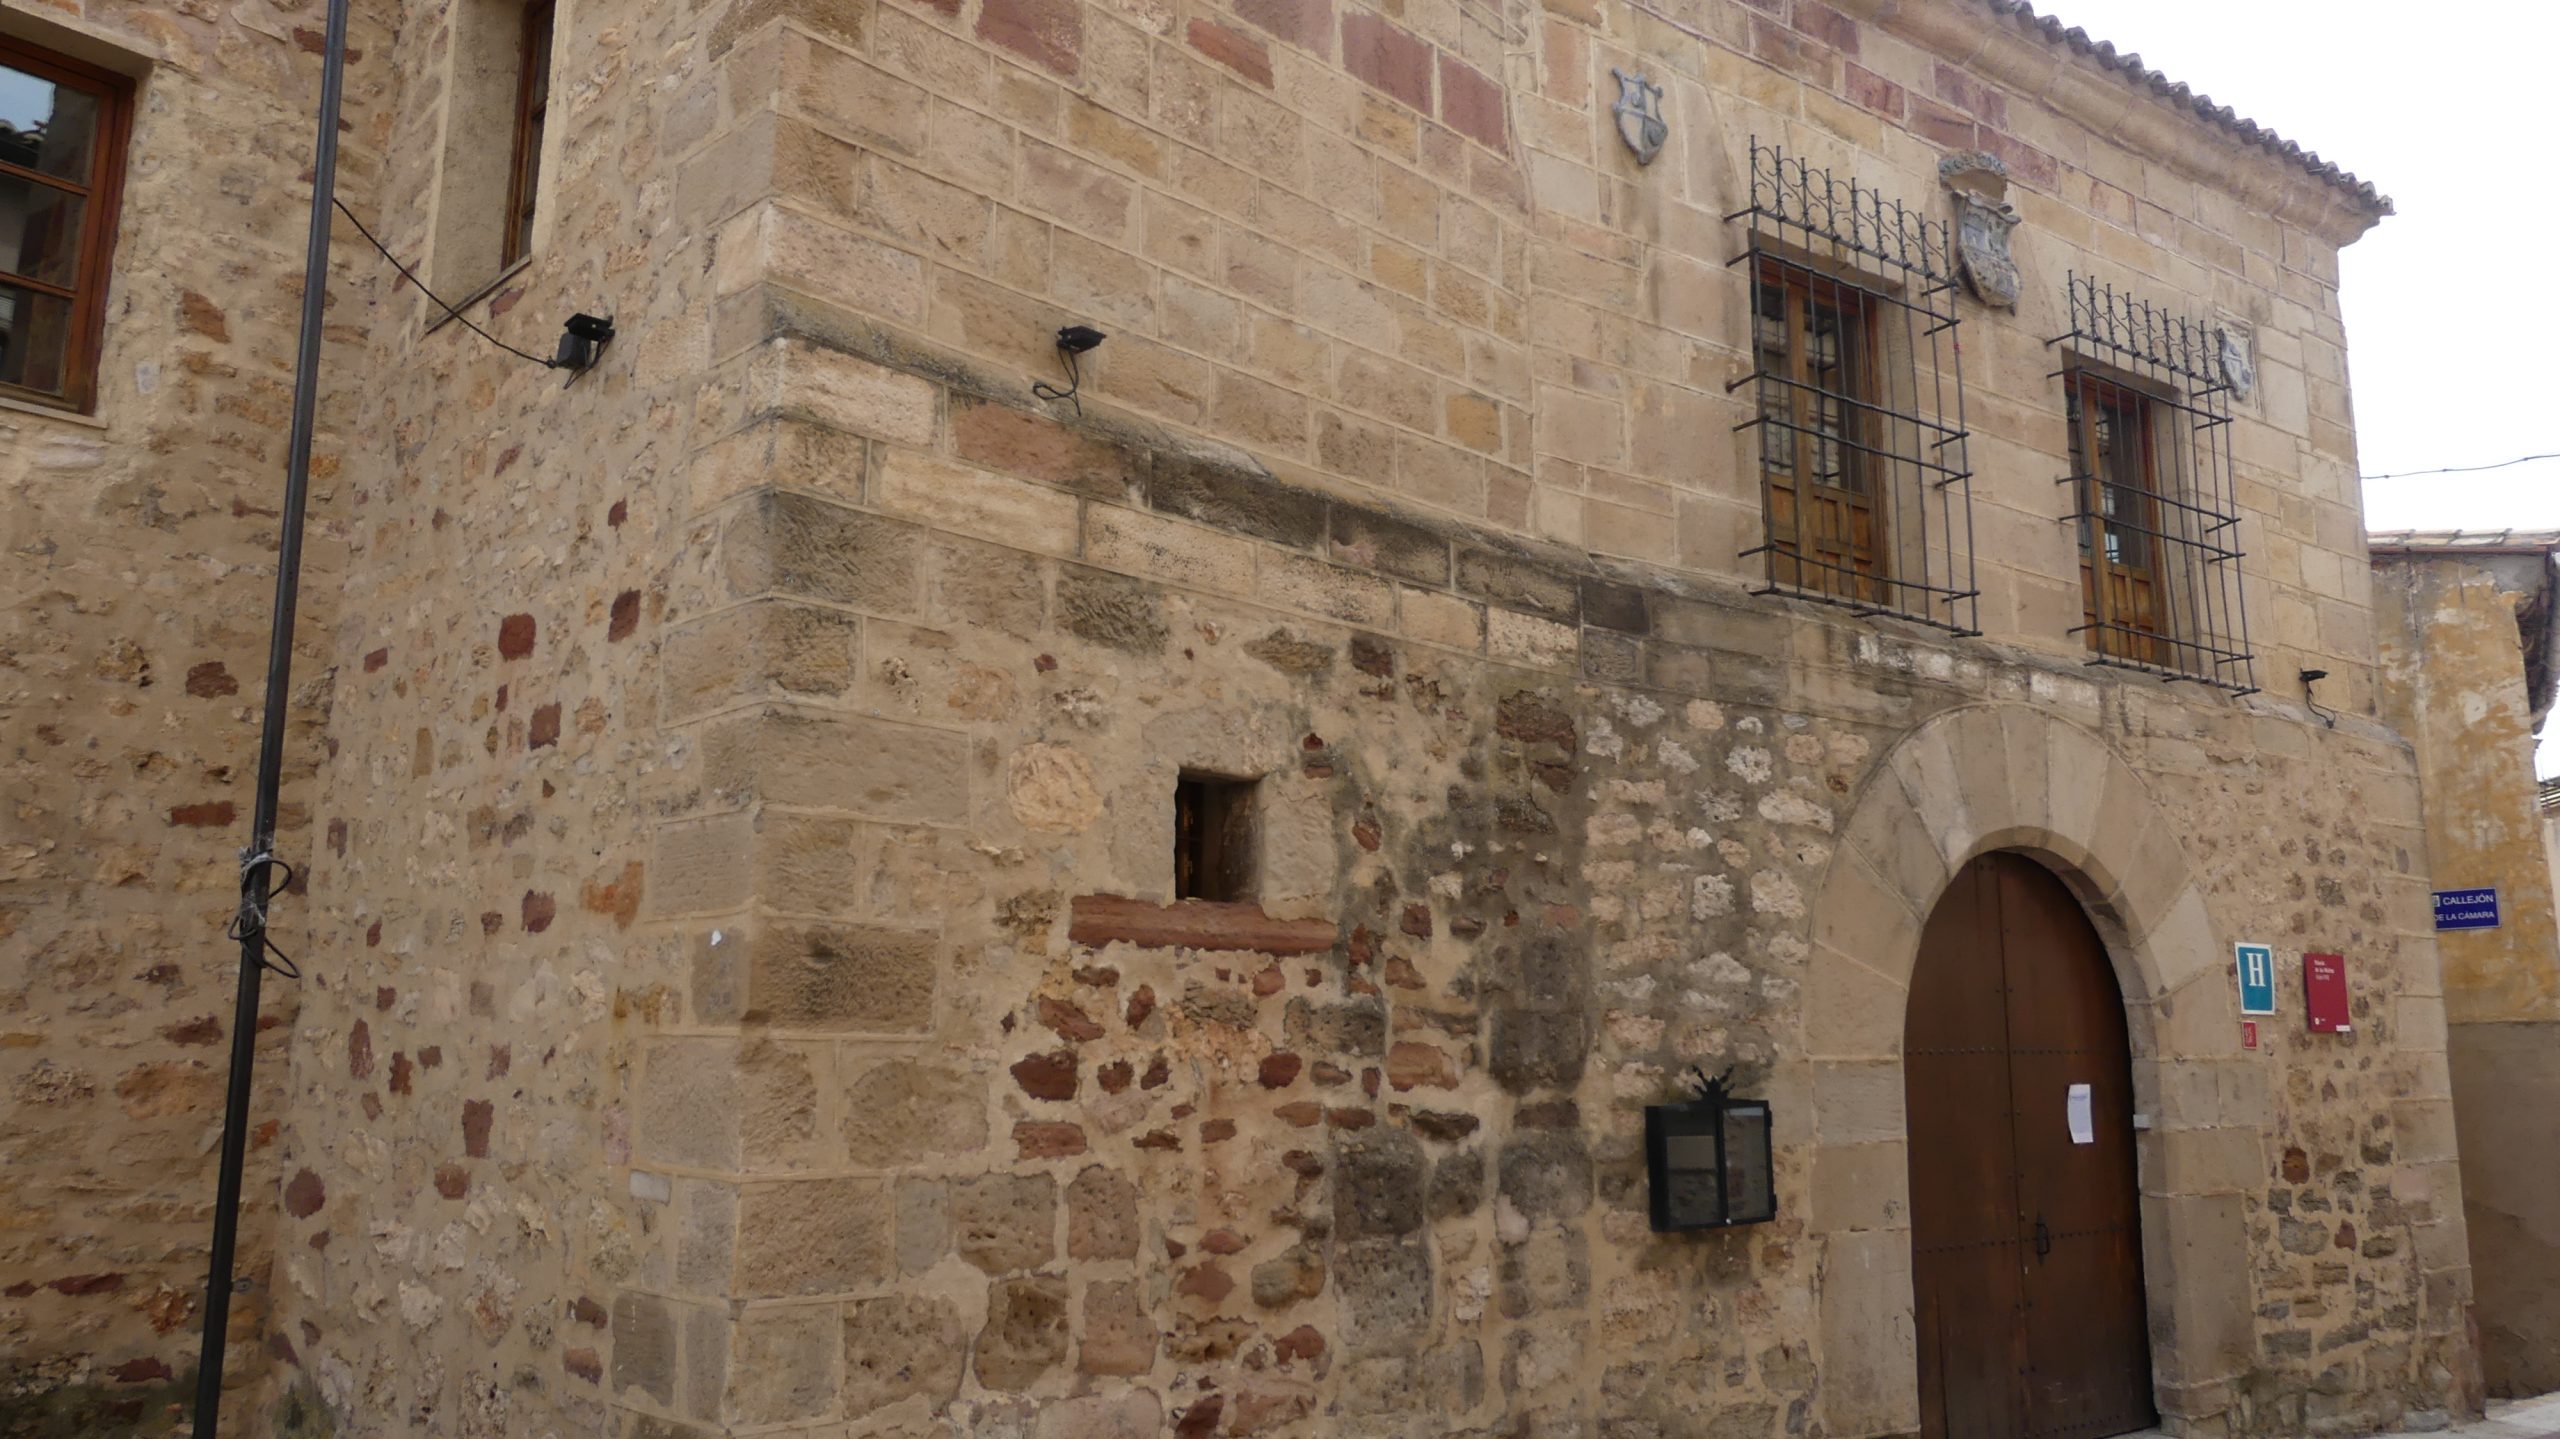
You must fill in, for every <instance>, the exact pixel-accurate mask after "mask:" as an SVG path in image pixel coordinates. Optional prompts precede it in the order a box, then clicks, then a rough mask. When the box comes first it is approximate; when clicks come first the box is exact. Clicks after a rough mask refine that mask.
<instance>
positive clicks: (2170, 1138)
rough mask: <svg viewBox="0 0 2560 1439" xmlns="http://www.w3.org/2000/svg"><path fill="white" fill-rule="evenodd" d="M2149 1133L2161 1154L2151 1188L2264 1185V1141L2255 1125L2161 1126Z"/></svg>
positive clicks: (2237, 1189) (2251, 1189)
mask: <svg viewBox="0 0 2560 1439" xmlns="http://www.w3.org/2000/svg"><path fill="white" fill-rule="evenodd" d="M2148 1137H2149V1140H2150V1142H2151V1144H2152V1146H2153V1152H2154V1153H2155V1154H2157V1155H2158V1156H2159V1162H2158V1166H2157V1168H2156V1170H2155V1171H2154V1175H2155V1177H2154V1178H2153V1179H2152V1180H2151V1181H2150V1183H2149V1185H2148V1186H2147V1187H2149V1188H2150V1189H2151V1190H2152V1191H2153V1192H2155V1193H2159V1194H2170V1195H2217V1194H2255V1193H2257V1192H2259V1191H2260V1190H2262V1189H2263V1188H2265V1186H2266V1183H2267V1173H2268V1171H2267V1155H2266V1141H2265V1136H2264V1134H2263V1133H2262V1132H2261V1131H2259V1130H2257V1129H2254V1128H2249V1127H2244V1126H2239V1125H2228V1126H2223V1127H2219V1128H2214V1129H2164V1130H2154V1131H2152V1133H2151V1134H2150V1135H2149V1136H2148Z"/></svg>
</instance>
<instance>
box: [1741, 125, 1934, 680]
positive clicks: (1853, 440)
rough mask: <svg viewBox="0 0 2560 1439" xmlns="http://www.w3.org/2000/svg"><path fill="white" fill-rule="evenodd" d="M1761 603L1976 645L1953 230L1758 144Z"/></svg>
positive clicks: (1751, 218)
mask: <svg viewBox="0 0 2560 1439" xmlns="http://www.w3.org/2000/svg"><path fill="white" fill-rule="evenodd" d="M1726 218H1727V219H1728V220H1744V221H1747V222H1748V226H1749V241H1750V243H1749V245H1748V246H1747V248H1745V250H1744V251H1743V253H1742V254H1741V255H1740V256H1739V257H1737V258H1736V259H1735V261H1734V263H1735V264H1736V265H1739V266H1742V267H1744V274H1745V276H1746V278H1747V279H1748V281H1749V287H1750V292H1751V357H1752V367H1751V373H1749V374H1747V375H1745V376H1743V377H1742V378H1741V379H1739V380H1736V381H1734V382H1733V383H1731V384H1730V385H1727V386H1726V387H1725V388H1726V390H1727V392H1728V393H1730V392H1732V391H1737V390H1742V389H1745V388H1748V389H1749V390H1750V392H1751V394H1752V397H1753V399H1754V401H1755V404H1754V407H1753V414H1752V416H1751V418H1749V419H1747V420H1744V421H1742V422H1741V424H1739V425H1737V426H1736V427H1735V428H1736V429H1741V430H1750V429H1756V430H1758V431H1759V432H1760V524H1761V531H1760V543H1759V544H1758V545H1756V546H1754V547H1752V548H1750V549H1746V550H1744V551H1743V552H1742V558H1744V559H1752V558H1755V557H1756V558H1759V559H1761V560H1762V561H1763V565H1764V573H1765V582H1764V584H1763V585H1762V586H1761V587H1760V588H1758V589H1757V590H1755V591H1754V593H1758V594H1785V595H1793V596H1796V597H1798V598H1801V599H1809V600H1817V601H1821V602H1823V603H1826V604H1835V605H1843V606H1846V607H1848V608H1850V609H1853V610H1856V611H1857V612H1859V613H1861V614H1878V615H1898V616H1901V617H1902V618H1905V619H1911V620H1917V621H1920V622H1921V623H1923V624H1930V625H1936V626H1938V627H1940V628H1943V629H1949V630H1953V631H1955V632H1956V633H1958V634H1968V635H1969V634H1979V633H1981V629H1980V626H1979V624H1978V622H1977V621H1978V618H1979V616H1978V612H1977V604H1978V600H1979V596H1980V593H1981V592H1980V590H1978V589H1977V588H1976V587H1975V583H1974V566H1973V497H1972V495H1973V471H1972V466H1971V463H1970V461H1969V459H1968V455H1967V444H1966V435H1967V432H1966V429H1965V418H1964V371H1963V364H1962V361H1961V359H1960V358H1959V350H1958V346H1957V344H1956V336H1955V328H1956V278H1955V269H1956V266H1955V253H1954V248H1953V239H1952V236H1951V234H1950V232H1949V225H1948V222H1946V221H1944V220H1933V219H1930V218H1929V217H1928V216H1926V215H1925V214H1923V213H1921V212H1919V211H1916V210H1912V209H1910V208H1908V207H1906V206H1904V205H1903V204H1902V203H1901V202H1899V201H1895V200H1888V199H1886V198H1885V197H1884V196H1883V195H1882V194H1881V193H1879V192H1877V191H1875V190H1872V189H1869V188H1867V187H1865V186H1863V185H1861V184H1859V183H1858V182H1857V181H1856V180H1854V179H1841V178H1839V177H1837V176H1834V175H1833V174H1832V173H1831V172H1830V171H1829V170H1826V169H1823V168H1821V167H1819V166H1816V165H1813V164H1811V163H1809V162H1807V161H1806V160H1804V159H1803V158H1802V157H1800V156H1795V155H1789V154H1787V153H1785V152H1784V151H1782V150H1780V149H1779V148H1778V147H1776V146H1774V145H1770V146H1764V145H1762V144H1761V143H1760V142H1759V140H1758V139H1756V138H1755V139H1753V140H1752V142H1751V207H1750V208H1749V209H1747V210H1740V211H1737V212H1735V213H1734V214H1732V215H1729V216H1727V217H1726Z"/></svg>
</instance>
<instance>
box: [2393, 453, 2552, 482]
mask: <svg viewBox="0 0 2560 1439" xmlns="http://www.w3.org/2000/svg"><path fill="white" fill-rule="evenodd" d="M2536 460H2560V455H2518V456H2517V457H2516V458H2514V459H2512V460H2500V461H2498V462H2497V463H2496V464H2494V465H2446V466H2445V467H2443V468H2442V469H2434V470H2395V471H2393V472H2392V473H2390V474H2387V475H2358V476H2356V478H2357V479H2359V480H2413V479H2416V478H2418V477H2419V476H2421V475H2476V474H2478V473H2480V472H2481V471H2483V470H2504V469H2510V468H2512V467H2514V466H2516V465H2529V464H2532V463H2533V462H2534V461H2536Z"/></svg>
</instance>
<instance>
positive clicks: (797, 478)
mask: <svg viewBox="0 0 2560 1439" xmlns="http://www.w3.org/2000/svg"><path fill="white" fill-rule="evenodd" d="M864 458H865V456H864V445H863V441H862V438H861V437H860V436H858V435H853V434H849V433H847V432H845V431H842V430H836V429H830V428H828V427H827V426H825V425H820V424H815V423H813V422H810V421H807V420H797V419H788V418H784V417H781V416H771V417H767V418H765V419H761V420H758V421H755V422H754V423H751V424H749V425H747V426H746V427H745V428H744V429H741V430H739V431H737V432H736V433H734V434H730V435H727V436H724V437H723V438H721V439H720V440H718V441H716V442H714V443H713V444H711V445H709V446H706V447H705V448H704V449H703V450H702V452H701V453H700V454H697V455H696V456H694V458H693V461H692V464H691V466H690V471H691V477H692V489H691V504H692V510H693V512H694V513H696V514H700V513H701V512H703V511H705V510H708V509H711V508H712V507H714V506H716V505H718V504H720V503H722V502H723V501H726V500H728V499H730V498H731V497H733V496H736V495H742V494H745V493H747V492H748V491H750V490H760V489H765V488H768V487H775V486H779V487H782V488H786V489H801V490H813V491H816V492H818V493H820V494H824V495H827V496H829V497H831V498H834V499H839V500H843V501H846V502H848V503H850V502H853V501H857V500H859V499H861V498H862V484H863V474H864V468H865V466H864Z"/></svg>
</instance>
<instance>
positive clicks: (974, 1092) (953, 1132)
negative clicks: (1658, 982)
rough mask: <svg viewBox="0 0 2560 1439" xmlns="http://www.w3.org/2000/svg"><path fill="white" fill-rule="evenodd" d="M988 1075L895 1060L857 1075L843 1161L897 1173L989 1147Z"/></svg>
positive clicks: (850, 1088)
mask: <svg viewBox="0 0 2560 1439" xmlns="http://www.w3.org/2000/svg"><path fill="white" fill-rule="evenodd" d="M988 1084H989V1081H988V1079H987V1077H986V1076H985V1075H983V1074H979V1073H976V1072H974V1071H971V1070H967V1069H963V1068H960V1067H957V1066H954V1065H947V1064H936V1063H931V1062H927V1061H919V1060H912V1059H892V1060H888V1061H886V1062H884V1063H880V1064H875V1065H873V1066H871V1067H870V1068H868V1069H864V1070H861V1071H860V1072H858V1073H856V1074H854V1075H853V1076H852V1078H851V1080H850V1082H849V1083H848V1084H847V1085H846V1088H845V1103H844V1116H845V1117H844V1142H845V1157H846V1158H847V1159H848V1160H850V1161H851V1162H852V1163H853V1164H855V1165H856V1166H858V1167H861V1168H865V1169H898V1168H904V1167H907V1166H909V1165H915V1164H923V1163H926V1162H928V1161H932V1160H938V1159H949V1158H952V1157H955V1156H958V1155H964V1154H975V1153H977V1152H978V1151H979V1150H981V1149H984V1148H985V1147H986V1144H987V1108H986V1096H987V1089H988Z"/></svg>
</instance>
